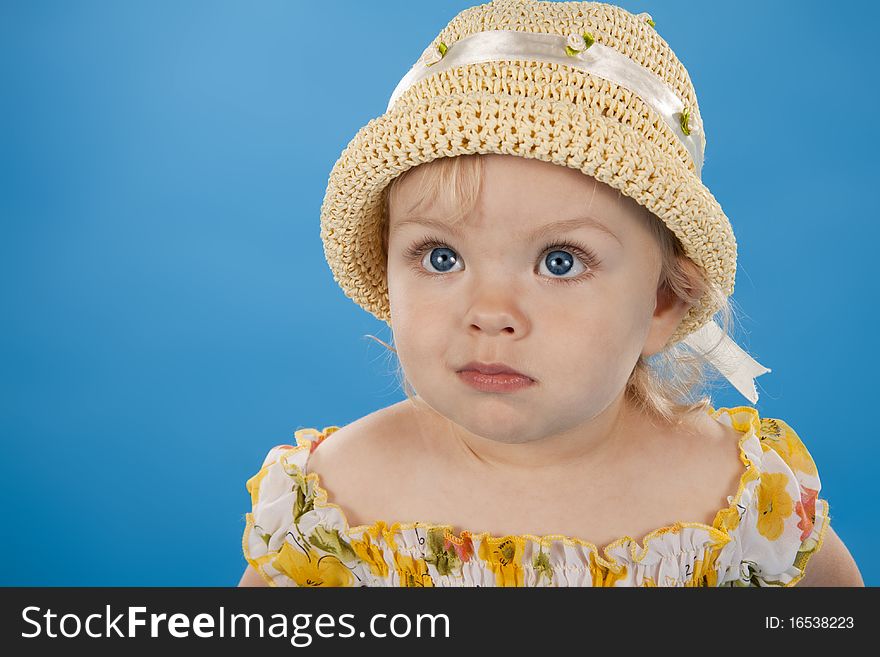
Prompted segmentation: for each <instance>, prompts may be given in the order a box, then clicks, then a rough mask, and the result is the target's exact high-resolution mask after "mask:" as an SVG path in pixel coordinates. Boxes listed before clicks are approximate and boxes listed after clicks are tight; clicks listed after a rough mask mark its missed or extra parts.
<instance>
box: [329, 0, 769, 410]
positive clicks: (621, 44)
mask: <svg viewBox="0 0 880 657" xmlns="http://www.w3.org/2000/svg"><path fill="white" fill-rule="evenodd" d="M705 147H706V137H705V131H704V129H703V120H702V117H701V115H700V108H699V105H698V103H697V97H696V92H695V91H694V87H693V84H692V83H691V80H690V77H689V76H688V73H687V71H686V70H685V68H684V66H683V65H682V63H681V62H680V61H679V60H678V58H677V57H676V56H675V54H674V53H673V52H672V49H671V48H670V47H669V45H668V44H667V43H666V41H664V40H663V38H662V37H661V36H660V35H659V34H658V32H657V30H656V29H655V24H654V21H653V20H652V19H651V16H650V15H648V14H645V13H643V14H639V15H633V14H631V13H629V12H628V11H626V10H624V9H622V8H620V7H616V6H613V5H609V4H604V3H599V2H538V1H535V0H495V1H494V2H491V3H488V4H483V5H479V6H476V7H471V8H469V9H465V10H464V11H462V12H461V13H459V14H458V15H457V16H455V17H454V18H453V19H452V20H451V21H450V22H449V24H448V25H447V26H446V27H444V28H443V29H442V30H441V31H440V33H439V34H438V35H437V37H436V38H435V39H434V40H433V41H432V42H431V43H430V44H429V45H428V47H427V48H426V49H425V51H424V52H423V53H422V55H421V57H419V59H418V61H417V62H416V63H415V64H414V65H413V66H412V68H411V69H410V70H409V72H407V74H406V75H405V76H404V77H403V79H402V80H401V81H400V83H399V84H398V85H397V88H396V89H395V90H394V92H393V93H392V95H391V98H390V101H389V103H388V107H387V109H386V111H385V113H384V114H382V115H381V116H379V117H377V118H374V119H372V120H370V121H369V122H368V123H367V124H366V125H365V126H364V127H362V128H361V129H360V130H359V131H358V132H357V134H356V135H355V136H354V138H353V139H352V140H351V141H350V142H349V144H348V145H347V146H346V148H345V149H344V150H343V152H342V154H341V155H340V157H339V159H338V160H337V161H336V163H335V164H334V166H333V169H332V171H331V172H330V176H329V180H328V185H327V191H326V194H325V197H324V201H323V204H322V206H321V239H322V241H323V243H324V253H325V257H326V259H327V262H328V263H329V265H330V269H331V270H332V272H333V277H334V279H335V280H336V282H337V283H338V284H339V285H340V286H341V288H342V289H343V291H344V292H345V294H346V295H347V296H348V297H350V298H351V299H352V300H354V301H355V302H356V303H357V304H359V305H360V306H362V307H363V308H364V309H365V310H367V311H369V312H370V313H372V314H373V315H374V316H376V317H377V318H378V319H381V320H383V321H385V322H386V323H388V324H389V325H390V320H391V312H390V308H389V303H388V287H387V281H386V262H385V260H384V257H383V253H382V245H381V232H380V228H381V226H382V223H383V221H384V218H383V216H382V215H383V207H384V204H383V200H384V199H383V190H384V189H385V188H386V187H387V186H388V185H389V184H390V183H391V181H392V180H393V179H394V178H396V177H397V176H399V175H400V174H401V173H403V172H404V171H406V170H408V169H410V168H412V167H414V166H417V165H419V164H423V163H426V162H430V161H431V160H434V159H436V158H439V157H453V156H457V155H466V154H472V153H498V154H506V155H515V156H520V157H527V158H535V159H539V160H543V161H545V162H550V163H552V164H557V165H561V166H566V167H570V168H573V169H577V170H578V171H581V172H583V173H585V174H587V175H589V176H592V177H594V178H595V179H597V180H599V181H601V182H603V183H606V184H608V185H610V186H611V187H614V188H616V189H618V190H620V192H621V193H623V194H625V195H627V196H629V197H631V198H633V199H634V200H635V201H636V202H638V203H639V204H641V205H643V206H645V207H646V208H648V209H649V210H650V211H651V212H652V213H654V214H655V215H656V216H657V217H659V218H660V219H661V220H662V221H663V222H664V223H665V224H666V225H667V226H668V227H669V228H670V229H671V230H672V232H673V233H674V234H675V235H676V236H677V237H678V239H679V241H680V242H681V244H682V246H683V249H684V252H685V254H686V255H687V256H688V257H689V258H690V259H691V260H693V261H694V262H695V263H697V264H698V265H700V266H701V267H702V268H703V270H704V271H705V272H706V275H707V276H708V278H709V280H710V281H711V282H713V283H714V284H715V285H717V287H718V288H719V289H720V290H722V291H723V292H724V294H725V295H727V296H729V295H731V294H732V293H733V288H734V278H735V275H736V240H735V237H734V234H733V230H732V228H731V225H730V222H729V220H728V218H727V217H726V216H725V214H724V211H723V210H722V209H721V206H720V205H719V203H718V201H717V200H716V199H715V197H714V196H713V195H712V193H711V192H710V191H709V189H708V188H707V187H706V186H705V185H704V184H703V183H702V181H701V170H702V166H703V159H704V152H705ZM717 310H718V307H715V306H713V304H712V303H711V301H710V298H709V296H708V295H706V296H704V297H703V298H702V299H701V300H700V301H699V302H697V303H696V304H694V305H693V306H692V307H691V308H690V310H689V311H688V312H687V314H686V315H685V316H684V317H683V319H682V321H681V323H680V324H679V326H678V328H677V330H676V331H675V332H674V334H673V335H672V337H671V339H670V340H669V342H668V344H667V346H669V345H672V344H675V343H677V342H679V341H681V340H683V339H685V338H686V337H688V336H691V341H690V342H689V344H692V346H695V347H696V346H700V347H701V348H703V349H704V350H708V349H709V347H711V346H717V345H721V346H722V347H724V348H723V349H721V350H720V351H724V352H726V353H727V354H728V355H727V357H726V365H725V364H724V363H721V362H714V363H713V364H715V365H716V367H718V368H719V369H721V371H722V372H723V373H725V375H726V376H727V377H728V378H729V379H731V376H738V377H739V379H740V383H743V381H742V379H743V378H744V377H745V378H748V379H749V381H751V379H752V378H753V377H754V376H757V375H759V374H761V373H763V372H767V371H770V370H768V369H766V368H764V367H763V366H761V365H760V364H758V363H756V362H755V361H754V360H752V359H751V358H750V357H749V356H748V355H747V354H745V352H743V351H742V350H741V349H739V347H738V346H736V345H735V344H734V343H732V341H730V340H729V338H727V337H726V336H724V335H723V334H721V333H720V329H719V328H718V327H717V325H716V324H715V323H714V322H712V321H711V319H712V316H713V315H714V313H715V312H716V311H717ZM698 329H702V330H701V331H700V332H699V333H698ZM724 367H726V368H727V369H728V370H729V371H728V372H724V369H723V368H724ZM734 370H737V371H738V372H739V374H736V373H735V372H734ZM733 382H734V385H737V382H735V381H733ZM744 385H745V388H746V389H747V390H745V391H744V390H743V388H742V387H740V385H737V388H738V389H740V391H741V392H743V394H745V395H746V396H747V397H750V395H749V392H751V393H752V395H753V396H754V399H757V395H756V394H754V392H753V390H754V386H753V384H752V386H751V391H749V390H748V388H749V385H748V382H746V383H744ZM750 398H751V397H750Z"/></svg>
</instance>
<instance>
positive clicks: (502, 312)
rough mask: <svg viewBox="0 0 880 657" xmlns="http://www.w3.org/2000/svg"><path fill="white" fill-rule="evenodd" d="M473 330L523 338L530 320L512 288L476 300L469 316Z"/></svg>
mask: <svg viewBox="0 0 880 657" xmlns="http://www.w3.org/2000/svg"><path fill="white" fill-rule="evenodd" d="M467 322H468V327H469V330H470V331H471V332H475V333H486V334H487V335H492V336H494V335H498V334H502V335H504V334H509V335H511V336H513V337H516V338H521V337H523V336H524V335H525V334H526V331H527V330H528V322H527V320H526V317H525V315H524V313H523V311H522V309H521V308H520V307H519V305H518V303H517V301H516V299H515V296H514V294H513V293H512V290H511V289H508V290H507V291H506V292H503V291H496V292H494V293H487V294H483V295H482V296H480V298H479V299H476V300H475V301H474V304H473V305H472V306H471V309H470V311H469V313H468V316H467Z"/></svg>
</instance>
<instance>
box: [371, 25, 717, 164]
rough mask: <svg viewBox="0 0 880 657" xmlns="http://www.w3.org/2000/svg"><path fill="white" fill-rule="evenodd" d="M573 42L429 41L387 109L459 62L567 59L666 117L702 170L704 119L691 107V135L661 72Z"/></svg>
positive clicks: (492, 35) (507, 33) (506, 37)
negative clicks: (573, 50)
mask: <svg viewBox="0 0 880 657" xmlns="http://www.w3.org/2000/svg"><path fill="white" fill-rule="evenodd" d="M567 44H568V38H567V37H566V36H561V35H559V34H538V33H535V32H517V31H514V30H488V31H485V32H477V33H476V34H471V35H469V36H466V37H464V38H462V39H460V40H459V41H456V42H455V43H453V44H452V45H450V46H449V47H448V48H447V49H446V53H445V54H443V55H440V52H439V51H438V50H437V49H436V48H435V47H433V46H429V47H428V48H427V49H426V50H425V51H424V52H423V53H422V56H421V57H420V58H419V60H418V61H417V62H416V63H415V64H413V66H412V68H410V70H409V71H408V72H407V74H406V75H405V76H404V77H403V79H401V81H400V82H399V83H398V84H397V87H396V88H395V89H394V92H393V93H392V94H391V99H390V100H389V101H388V108H387V110H386V111H388V110H390V109H391V107H392V106H393V105H394V103H395V102H397V99H398V98H400V96H401V95H402V94H403V93H404V92H405V91H406V90H407V89H409V88H410V87H411V86H413V85H414V84H417V83H418V82H421V81H422V80H424V79H425V78H427V77H428V76H431V75H434V74H435V73H439V72H441V71H446V70H449V69H451V68H454V67H456V66H467V65H469V64H480V63H483V62H494V61H503V60H519V61H536V62H550V63H555V64H562V65H563V66H568V67H571V68H575V69H578V70H580V71H584V72H585V73H590V74H591V75H595V76H597V77H600V78H603V79H605V80H608V81H610V82H614V83H615V84H618V85H620V86H621V87H624V88H626V89H629V90H630V91H632V92H633V93H635V94H636V95H638V96H639V98H641V99H642V100H643V101H644V102H645V103H647V104H648V105H649V106H650V107H651V108H652V109H653V110H654V111H655V112H657V113H658V114H659V115H660V116H662V117H663V120H664V121H665V122H666V124H667V125H669V127H670V128H671V129H672V131H673V132H674V133H675V136H676V137H678V138H679V140H681V143H682V144H683V145H684V147H685V148H686V149H687V150H688V152H689V153H690V154H691V158H692V159H693V161H694V165H695V167H696V169H697V175H698V176H699V175H700V172H701V171H702V169H703V152H704V150H705V145H706V140H705V135H704V134H703V130H702V126H701V125H699V118H698V117H697V116H695V112H696V107H693V108H690V109H691V112H690V116H689V119H688V128H689V132H690V134H689V135H686V134H685V133H684V131H683V130H682V127H681V113H682V112H683V111H684V110H685V104H684V102H683V101H682V100H681V99H680V98H679V97H678V95H677V94H676V93H675V92H674V91H673V90H672V89H670V88H669V86H668V85H667V84H666V82H664V81H663V80H662V79H661V78H660V77H659V76H657V75H656V74H655V73H653V72H652V71H649V70H648V69H647V68H645V67H644V66H642V65H641V64H637V63H636V62H634V61H633V60H632V59H630V58H629V57H627V56H626V55H624V54H623V53H620V52H618V51H617V50H615V49H614V48H611V47H610V46H603V45H602V44H601V43H593V45H591V46H590V47H589V48H587V49H586V50H583V51H582V52H579V53H578V54H577V55H574V56H571V55H567V54H566V52H565V46H566V45H567Z"/></svg>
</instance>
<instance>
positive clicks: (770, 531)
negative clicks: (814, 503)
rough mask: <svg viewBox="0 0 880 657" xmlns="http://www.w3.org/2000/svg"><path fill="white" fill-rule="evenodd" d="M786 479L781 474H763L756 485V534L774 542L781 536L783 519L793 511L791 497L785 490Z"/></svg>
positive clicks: (783, 527)
mask: <svg viewBox="0 0 880 657" xmlns="http://www.w3.org/2000/svg"><path fill="white" fill-rule="evenodd" d="M787 484H788V477H787V476H786V475H785V474H783V473H781V472H765V473H763V474H762V475H761V483H760V484H758V514H759V516H758V533H760V534H761V535H762V536H764V537H765V538H767V539H768V540H771V541H775V540H776V539H778V538H779V537H780V536H782V531H783V530H784V529H785V519H786V518H788V516H790V515H791V513H792V511H793V510H794V502H793V501H792V499H791V495H789V494H788V491H787V490H785V487H786V485H787Z"/></svg>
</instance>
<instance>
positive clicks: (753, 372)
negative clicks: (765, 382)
mask: <svg viewBox="0 0 880 657" xmlns="http://www.w3.org/2000/svg"><path fill="white" fill-rule="evenodd" d="M682 342H684V343H685V344H686V345H688V346H689V347H690V348H691V349H693V350H694V351H697V352H699V353H700V354H702V355H703V357H704V358H705V359H706V360H708V361H709V362H710V363H711V364H712V367H714V368H715V369H716V370H718V371H719V372H721V374H723V375H724V378H726V379H727V380H728V381H730V383H731V384H732V385H733V387H734V388H736V389H737V390H738V391H739V392H740V394H741V395H742V396H743V397H745V398H746V399H748V400H749V401H750V402H752V403H753V404H754V403H757V401H758V391H757V389H756V388H755V378H756V377H759V376H761V375H762V374H766V373H767V372H772V371H773V370H771V369H769V368H767V367H764V366H763V365H761V363H759V362H758V361H756V360H755V359H754V358H752V357H751V356H750V355H749V354H748V353H747V352H746V351H744V350H743V349H742V347H740V346H739V345H738V344H737V343H736V342H734V341H733V340H732V339H731V337H730V336H729V335H727V334H726V333H725V332H724V331H722V330H721V327H720V326H718V324H717V323H716V322H715V321H710V322H708V323H707V324H704V325H703V326H702V327H701V328H699V329H698V330H696V331H694V332H693V333H691V334H690V335H688V336H687V337H686V338H685V339H684V340H682Z"/></svg>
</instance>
